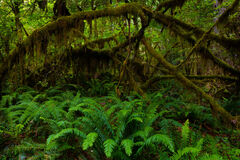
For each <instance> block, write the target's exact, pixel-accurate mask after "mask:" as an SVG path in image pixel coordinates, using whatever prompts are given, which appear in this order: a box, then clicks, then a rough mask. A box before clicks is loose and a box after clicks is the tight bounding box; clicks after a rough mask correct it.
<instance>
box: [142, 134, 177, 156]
mask: <svg viewBox="0 0 240 160" xmlns="http://www.w3.org/2000/svg"><path fill="white" fill-rule="evenodd" d="M154 143H156V144H159V143H162V144H163V145H165V146H166V147H167V148H168V149H169V150H170V151H171V152H174V143H173V141H172V139H171V138H169V137H168V136H167V135H163V134H155V135H153V136H151V137H149V138H148V139H147V140H146V145H151V144H154Z"/></svg>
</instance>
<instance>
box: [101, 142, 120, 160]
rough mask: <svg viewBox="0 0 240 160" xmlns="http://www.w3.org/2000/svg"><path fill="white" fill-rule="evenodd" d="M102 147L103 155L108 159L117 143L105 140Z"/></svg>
mask: <svg viewBox="0 0 240 160" xmlns="http://www.w3.org/2000/svg"><path fill="white" fill-rule="evenodd" d="M103 145H104V153H105V154H106V156H107V157H108V158H110V157H111V155H112V152H113V149H114V148H115V147H116V146H117V143H116V142H115V141H114V140H112V139H107V140H106V141H105V142H104V144H103Z"/></svg>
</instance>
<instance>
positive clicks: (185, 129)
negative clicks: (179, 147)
mask: <svg viewBox="0 0 240 160" xmlns="http://www.w3.org/2000/svg"><path fill="white" fill-rule="evenodd" d="M189 132H190V129H189V120H186V122H185V123H184V125H183V127H182V142H183V143H185V144H187V142H188V138H189Z"/></svg>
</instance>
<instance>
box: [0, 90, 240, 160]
mask: <svg viewBox="0 0 240 160" xmlns="http://www.w3.org/2000/svg"><path fill="white" fill-rule="evenodd" d="M89 91H90V90H89ZM95 93H97V94H99V95H100V97H86V90H84V89H83V88H81V87H78V86H75V85H66V86H61V87H60V86H59V87H54V88H49V89H47V90H45V91H44V92H38V91H35V90H33V89H31V88H28V87H26V88H19V89H18V90H16V91H15V92H14V93H11V94H6V95H4V96H3V99H2V101H1V102H0V104H1V106H0V119H1V123H0V141H1V144H0V159H17V158H18V159H24V157H25V158H28V159H107V158H109V159H124V160H127V159H129V160H130V159H169V160H177V159H223V158H224V159H225V158H226V157H232V158H233V159H236V157H238V156H239V149H237V147H234V146H233V143H231V141H230V139H228V138H227V137H226V139H225V141H224V143H222V142H221V137H218V138H217V139H214V138H213V137H212V136H210V135H207V136H206V137H203V136H202V134H201V132H199V131H198V129H200V128H196V126H198V124H201V123H204V122H206V123H207V122H208V120H211V118H212V117H211V116H210V115H208V114H209V113H208V112H205V113H206V114H205V113H204V112H203V113H202V114H200V113H198V111H195V110H194V109H192V110H191V109H189V106H194V107H196V108H197V109H199V110H201V106H197V105H192V104H186V103H184V102H183V101H181V100H179V99H178V98H176V99H174V98H172V99H171V98H166V97H164V96H165V95H164V94H165V93H164V92H155V93H153V94H149V95H148V96H147V97H145V98H142V97H141V96H139V95H137V94H132V95H130V96H125V97H124V100H123V99H120V98H119V97H117V96H116V94H115V93H114V92H109V93H110V94H108V95H107V96H102V95H103V93H99V92H98V91H96V92H95ZM95 93H94V94H95ZM94 94H93V92H91V95H92V96H93V95H94ZM182 105H184V107H181V106H182ZM187 109H188V110H189V114H186V115H187V116H185V117H184V116H183V117H181V118H179V116H178V115H182V113H184V112H186V110H187ZM202 109H203V110H205V108H203V107H202ZM179 112H180V113H179ZM198 114H200V115H199V116H197V115H198ZM190 115H191V116H190ZM192 115H194V116H193V117H192ZM204 116H206V117H204ZM194 117H195V118H196V119H195V120H203V121H201V123H200V122H199V123H192V122H194V121H193V120H194V119H193V118H194ZM188 118H192V119H190V120H191V121H189V120H187V119H188ZM194 124H195V125H194ZM190 126H191V127H190ZM236 134H237V133H236ZM219 144H221V145H222V146H219ZM231 145H232V146H231ZM235 145H237V144H235ZM227 146H228V147H227ZM213 149H215V151H214V150H213ZM226 150H230V152H229V153H227V154H225V152H223V151H226ZM163 157H164V158H163Z"/></svg>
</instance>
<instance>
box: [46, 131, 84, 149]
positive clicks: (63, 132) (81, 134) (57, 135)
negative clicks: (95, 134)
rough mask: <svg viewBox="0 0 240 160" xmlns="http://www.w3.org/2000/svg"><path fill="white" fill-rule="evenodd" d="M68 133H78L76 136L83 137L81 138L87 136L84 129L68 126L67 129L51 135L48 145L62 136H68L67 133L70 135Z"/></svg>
mask: <svg viewBox="0 0 240 160" xmlns="http://www.w3.org/2000/svg"><path fill="white" fill-rule="evenodd" d="M68 134H72V135H76V136H78V137H81V138H85V137H86V135H85V133H83V132H82V131H80V130H78V129H76V128H66V129H63V130H61V131H60V132H58V133H57V134H52V135H50V136H49V137H48V139H47V145H49V144H50V143H51V142H52V141H54V140H57V139H59V138H61V137H65V138H66V135H68Z"/></svg>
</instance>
